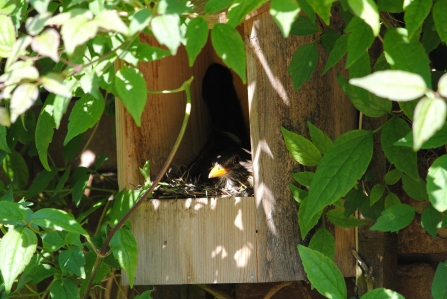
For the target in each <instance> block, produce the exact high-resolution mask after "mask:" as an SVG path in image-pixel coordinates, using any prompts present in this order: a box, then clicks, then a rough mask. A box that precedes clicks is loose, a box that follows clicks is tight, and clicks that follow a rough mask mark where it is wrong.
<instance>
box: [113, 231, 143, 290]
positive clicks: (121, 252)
mask: <svg viewBox="0 0 447 299" xmlns="http://www.w3.org/2000/svg"><path fill="white" fill-rule="evenodd" d="M110 248H111V249H112V252H113V256H114V257H115V258H116V259H117V260H118V262H119V264H120V266H121V267H122V268H123V269H124V271H126V274H127V276H128V277H129V284H130V287H131V288H132V287H133V282H134V280H135V274H136V271H137V262H138V256H137V254H138V248H137V242H136V240H135V238H134V236H133V235H132V233H131V232H130V231H129V230H127V229H125V228H120V229H119V230H118V231H117V232H116V234H115V235H114V236H113V237H112V240H111V241H110Z"/></svg>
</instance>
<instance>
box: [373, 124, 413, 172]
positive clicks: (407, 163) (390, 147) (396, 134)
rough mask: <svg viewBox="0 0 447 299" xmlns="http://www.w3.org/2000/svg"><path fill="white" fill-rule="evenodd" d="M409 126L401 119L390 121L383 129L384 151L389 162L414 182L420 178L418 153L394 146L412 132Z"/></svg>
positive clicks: (382, 141)
mask: <svg viewBox="0 0 447 299" xmlns="http://www.w3.org/2000/svg"><path fill="white" fill-rule="evenodd" d="M410 131H411V130H410V128H409V127H408V124H407V123H406V122H405V121H404V120H403V119H400V118H397V119H393V120H391V121H389V122H388V123H387V124H385V126H384V127H383V129H382V133H381V143H382V149H383V151H384V153H385V155H386V157H387V158H388V160H389V161H390V162H391V163H392V164H394V165H395V166H396V168H397V169H399V170H400V171H402V172H404V173H406V174H408V175H409V176H411V177H412V178H413V179H414V180H417V179H418V178H419V174H418V167H417V159H416V153H415V152H413V150H412V149H410V148H405V147H401V146H394V142H396V141H397V140H399V139H401V138H402V137H404V136H405V135H406V134H407V133H408V132H410Z"/></svg>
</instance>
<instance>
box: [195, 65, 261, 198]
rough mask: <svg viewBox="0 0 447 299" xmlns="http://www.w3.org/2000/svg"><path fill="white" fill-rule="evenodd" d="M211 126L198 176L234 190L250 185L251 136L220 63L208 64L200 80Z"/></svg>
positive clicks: (227, 72) (228, 72) (233, 90)
mask: <svg viewBox="0 0 447 299" xmlns="http://www.w3.org/2000/svg"><path fill="white" fill-rule="evenodd" d="M202 97H203V99H204V100H205V102H206V103H207V105H208V109H209V111H210V115H211V123H212V127H213V130H212V132H211V137H210V141H209V143H208V144H209V145H208V151H207V152H208V153H207V154H206V158H205V163H204V164H203V166H202V167H201V168H202V171H201V176H200V179H201V181H203V182H206V181H207V180H209V179H212V180H213V181H217V182H216V186H217V187H219V188H225V189H230V190H237V189H239V188H240V187H242V188H243V189H245V187H250V186H252V185H253V177H252V173H253V166H252V160H251V153H250V151H249V150H247V148H249V146H250V139H249V137H248V135H247V131H246V130H245V125H244V118H243V113H242V110H241V107H240V104H239V99H238V97H237V94H236V90H235V88H234V85H233V75H232V74H231V72H230V70H229V69H228V68H226V67H224V66H223V65H220V64H217V63H214V64H212V65H210V66H209V68H208V69H207V71H206V73H205V77H204V78H203V82H202Z"/></svg>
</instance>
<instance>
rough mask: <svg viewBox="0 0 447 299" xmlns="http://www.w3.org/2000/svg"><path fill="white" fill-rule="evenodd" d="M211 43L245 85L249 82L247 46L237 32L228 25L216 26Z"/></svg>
mask: <svg viewBox="0 0 447 299" xmlns="http://www.w3.org/2000/svg"><path fill="white" fill-rule="evenodd" d="M211 42H212V44H213V47H214V50H215V51H216V54H217V56H219V57H220V58H222V60H223V62H224V63H225V64H226V65H227V66H228V67H229V68H231V69H233V70H234V71H235V72H236V74H238V75H239V77H241V79H242V82H243V83H244V84H245V83H246V81H247V78H246V64H247V62H246V55H245V46H244V42H243V41H242V38H241V36H240V34H239V33H238V32H237V30H236V29H234V28H233V27H231V26H229V25H227V24H216V25H215V26H214V27H213V29H212V30H211Z"/></svg>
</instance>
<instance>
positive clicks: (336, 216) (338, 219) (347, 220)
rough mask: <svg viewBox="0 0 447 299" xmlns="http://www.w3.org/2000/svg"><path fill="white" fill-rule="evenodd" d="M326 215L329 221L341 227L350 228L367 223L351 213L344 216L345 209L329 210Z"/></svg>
mask: <svg viewBox="0 0 447 299" xmlns="http://www.w3.org/2000/svg"><path fill="white" fill-rule="evenodd" d="M326 215H327V218H328V219H329V221H330V222H332V223H333V224H335V225H337V226H340V227H343V228H351V227H356V226H360V225H366V224H368V222H366V221H365V220H361V219H358V218H356V217H354V216H352V215H349V216H347V217H346V215H345V211H344V210H340V209H332V210H329V211H328V212H327V213H326Z"/></svg>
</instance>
